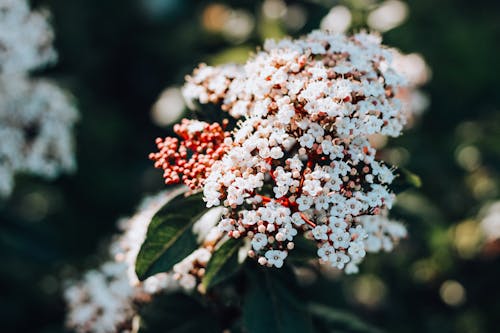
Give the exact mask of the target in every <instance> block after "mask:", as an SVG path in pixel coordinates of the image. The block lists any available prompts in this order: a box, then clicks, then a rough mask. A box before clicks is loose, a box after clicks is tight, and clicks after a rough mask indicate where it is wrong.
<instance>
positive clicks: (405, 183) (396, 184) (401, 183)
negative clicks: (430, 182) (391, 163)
mask: <svg viewBox="0 0 500 333" xmlns="http://www.w3.org/2000/svg"><path fill="white" fill-rule="evenodd" d="M394 174H395V175H396V178H395V179H394V181H393V182H392V185H391V188H392V189H393V191H394V192H395V193H401V192H403V191H406V190H408V189H410V188H420V187H421V186H422V180H421V179H420V177H419V176H417V175H416V174H414V173H413V172H411V171H409V170H407V169H405V168H398V169H397V170H396V171H395V173H394Z"/></svg>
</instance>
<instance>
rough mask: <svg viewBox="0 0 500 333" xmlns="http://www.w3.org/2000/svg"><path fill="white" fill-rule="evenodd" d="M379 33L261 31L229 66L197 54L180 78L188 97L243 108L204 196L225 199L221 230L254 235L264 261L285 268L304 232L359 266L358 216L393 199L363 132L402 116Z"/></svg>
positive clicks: (337, 262) (388, 178)
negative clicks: (278, 34)
mask: <svg viewBox="0 0 500 333" xmlns="http://www.w3.org/2000/svg"><path fill="white" fill-rule="evenodd" d="M380 42H381V40H380V38H379V36H377V35H373V34H367V33H359V34H356V35H354V36H351V37H348V36H345V35H340V34H331V33H326V32H322V31H314V32H312V33H311V34H309V35H308V36H307V37H305V38H304V39H299V40H282V41H279V42H274V41H267V42H266V45H265V47H264V50H263V51H260V52H257V54H255V55H254V56H253V57H252V58H251V59H250V60H249V61H248V62H247V63H246V64H245V65H244V66H243V67H240V68H238V70H237V71H229V70H228V67H222V68H213V67H207V66H205V65H202V66H201V67H200V68H198V69H197V70H195V72H194V75H193V76H192V77H188V78H187V81H188V83H187V84H186V86H185V88H184V94H185V96H186V97H187V98H191V99H195V100H196V99H197V100H198V102H200V103H208V102H211V103H221V105H222V109H223V110H225V111H227V112H228V113H229V114H230V115H231V116H233V117H235V118H242V120H241V121H240V123H239V125H238V128H237V129H236V130H235V131H234V133H233V136H232V138H227V139H226V142H225V143H226V144H227V145H228V146H230V149H229V150H228V152H227V154H226V155H225V156H224V157H223V158H222V159H221V160H220V161H216V162H215V163H214V164H213V166H212V168H211V170H210V173H209V175H208V178H207V179H206V181H205V183H204V199H205V201H206V202H207V206H209V207H210V206H219V205H223V206H224V207H225V208H226V209H225V212H224V216H223V219H222V220H221V222H220V223H219V228H220V230H221V231H224V232H226V233H227V234H228V235H229V236H230V237H233V238H239V237H248V238H249V239H251V243H252V247H253V249H252V250H251V251H249V256H251V257H257V258H258V262H259V263H260V264H262V265H267V266H276V267H281V266H282V265H283V260H284V259H285V258H286V257H287V255H288V252H289V251H290V250H292V249H293V248H294V242H293V239H294V237H296V236H297V235H298V234H299V233H305V234H306V236H310V237H311V238H312V239H314V240H316V242H317V244H318V248H319V249H318V255H319V257H320V258H321V259H322V260H323V261H325V262H329V263H330V264H331V265H332V266H334V267H337V268H339V269H343V268H344V267H345V266H346V264H348V263H353V265H352V266H355V265H356V264H357V263H359V262H360V260H361V259H362V258H363V257H364V255H365V252H366V250H367V246H368V245H367V243H365V237H368V234H370V232H368V231H367V229H366V226H365V224H363V223H362V222H361V221H363V220H364V218H363V216H370V215H377V214H380V213H381V212H382V211H385V210H387V209H390V208H391V206H392V204H393V201H394V195H393V194H392V193H391V192H390V190H389V189H388V185H390V184H391V182H392V181H393V179H394V175H393V173H392V170H391V169H390V168H389V167H387V166H386V165H385V164H384V163H382V162H379V161H377V160H376V159H375V157H376V151H375V149H374V148H372V147H371V146H370V143H369V141H368V137H369V136H370V135H372V134H375V133H379V134H383V135H387V136H398V135H400V133H401V131H402V129H403V126H404V124H405V120H406V116H405V114H404V112H403V111H402V104H401V102H400V101H399V100H398V99H397V98H396V97H395V96H396V94H397V93H398V91H399V89H401V88H403V87H405V79H404V77H403V76H401V75H400V74H398V72H397V71H396V70H394V68H393V66H392V57H393V53H392V51H391V50H390V49H388V48H385V47H383V46H382V45H381V44H380ZM367 221H368V220H367ZM381 228H382V227H381ZM383 228H385V227H383ZM384 230H385V229H384ZM348 271H350V272H353V271H354V269H349V270H348Z"/></svg>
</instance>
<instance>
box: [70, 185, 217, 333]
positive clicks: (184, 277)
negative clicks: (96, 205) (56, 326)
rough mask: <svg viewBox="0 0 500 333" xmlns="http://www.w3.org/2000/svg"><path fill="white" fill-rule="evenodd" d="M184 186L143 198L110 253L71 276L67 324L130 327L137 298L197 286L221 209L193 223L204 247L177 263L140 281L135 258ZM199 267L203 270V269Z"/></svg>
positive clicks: (91, 328)
mask: <svg viewBox="0 0 500 333" xmlns="http://www.w3.org/2000/svg"><path fill="white" fill-rule="evenodd" d="M184 192H186V189H185V188H178V189H176V190H172V191H165V192H161V193H159V194H157V195H155V196H152V197H149V198H146V199H144V200H143V202H142V203H141V205H140V206H139V208H138V211H137V213H136V214H135V215H134V216H132V217H131V218H128V219H122V220H120V221H119V228H120V230H122V234H120V235H117V236H116V237H115V239H114V240H113V242H112V243H111V245H110V254H111V257H112V259H111V260H110V261H107V262H105V263H104V264H102V265H101V266H100V267H99V268H98V269H95V270H91V271H89V272H87V273H85V275H84V277H83V279H82V280H81V281H79V282H76V283H75V282H69V287H68V288H67V289H66V291H65V294H64V296H65V299H66V303H67V305H68V310H69V311H68V314H67V325H68V326H69V327H71V328H73V329H75V330H76V331H77V332H82V333H83V332H85V333H86V332H92V333H112V332H128V331H129V330H130V328H131V323H132V319H133V317H134V316H135V315H136V313H137V308H136V304H138V303H144V302H147V301H149V300H151V296H153V295H155V294H157V293H160V292H162V293H170V292H174V291H178V290H184V291H186V292H191V291H192V290H194V289H195V288H197V287H198V286H199V282H200V278H201V276H202V273H203V272H204V271H203V270H202V267H204V266H205V265H206V264H207V262H208V260H209V259H210V257H211V255H212V250H213V248H214V246H215V244H216V243H217V242H218V241H219V240H220V239H221V233H220V232H219V231H218V229H217V228H215V225H216V224H217V221H218V219H219V217H220V213H221V212H220V209H212V210H209V211H208V212H207V213H206V214H204V215H203V216H202V217H201V218H200V220H199V221H197V222H196V223H195V224H194V226H193V232H194V233H195V235H197V237H198V241H199V243H200V244H201V247H200V248H199V249H197V250H196V251H194V252H193V253H192V254H191V255H189V256H188V257H186V258H185V259H184V260H182V261H181V262H180V263H178V264H177V265H175V266H174V268H173V270H172V271H171V272H168V273H159V274H156V275H154V276H151V277H149V278H147V279H146V280H144V281H142V282H141V281H139V280H138V278H137V275H136V274H135V260H136V257H137V254H138V253H139V250H140V248H141V245H142V243H143V242H144V239H145V237H146V232H147V229H148V226H149V223H150V222H151V219H152V218H153V216H154V215H155V214H156V212H157V211H158V210H159V209H160V208H161V207H163V206H164V205H165V204H166V203H167V202H168V201H170V200H171V199H173V198H174V197H176V196H177V195H180V194H182V193H184ZM200 270H201V271H200Z"/></svg>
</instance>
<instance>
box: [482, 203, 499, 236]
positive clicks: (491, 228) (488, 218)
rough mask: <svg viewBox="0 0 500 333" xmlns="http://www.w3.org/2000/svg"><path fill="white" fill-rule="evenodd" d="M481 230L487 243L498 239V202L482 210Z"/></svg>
mask: <svg viewBox="0 0 500 333" xmlns="http://www.w3.org/2000/svg"><path fill="white" fill-rule="evenodd" d="M483 211H484V213H483V215H484V217H483V219H482V220H481V229H482V231H483V235H484V237H485V239H486V241H488V242H493V241H496V240H499V239H500V201H496V202H494V203H492V204H491V205H489V206H487V207H486V208H484V209H483Z"/></svg>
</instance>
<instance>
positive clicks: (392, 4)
mask: <svg viewBox="0 0 500 333" xmlns="http://www.w3.org/2000/svg"><path fill="white" fill-rule="evenodd" d="M408 12H409V8H408V5H407V4H406V3H404V2H403V1H399V0H388V1H384V2H382V3H381V4H380V5H379V6H378V7H377V8H376V9H375V10H373V11H372V12H371V13H370V14H369V15H368V18H367V23H368V26H369V27H370V28H372V29H375V30H377V31H380V32H385V31H388V30H391V29H394V28H396V27H397V26H399V25H401V24H402V23H403V22H404V21H405V20H406V18H407V17H408Z"/></svg>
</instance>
